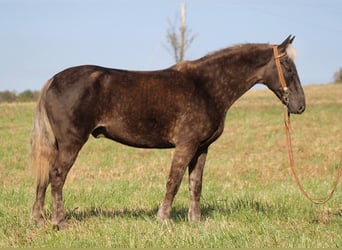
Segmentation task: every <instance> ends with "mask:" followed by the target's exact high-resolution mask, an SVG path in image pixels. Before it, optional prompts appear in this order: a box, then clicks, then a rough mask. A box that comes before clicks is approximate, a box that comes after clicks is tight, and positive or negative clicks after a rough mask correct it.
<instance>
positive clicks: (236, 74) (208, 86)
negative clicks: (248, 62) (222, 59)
mask: <svg viewBox="0 0 342 250" xmlns="http://www.w3.org/2000/svg"><path fill="white" fill-rule="evenodd" d="M198 72H201V73H200V74H199V75H202V77H203V78H202V81H201V85H202V86H203V88H204V89H205V91H206V92H207V93H208V94H209V96H211V98H212V100H213V102H215V104H216V106H217V108H218V109H219V110H220V111H221V112H224V113H225V112H227V110H228V109H229V108H230V106H231V105H232V104H233V103H234V102H235V101H236V100H237V99H239V98H240V97H241V96H242V95H243V94H244V93H246V92H247V91H248V90H249V89H250V88H251V87H253V86H254V85H255V84H256V83H258V82H260V81H261V80H262V79H261V77H260V75H259V72H260V69H259V68H255V69H251V68H249V67H245V66H244V65H240V66H238V65H237V64H236V65H234V64H229V65H222V64H215V63H210V64H208V65H206V66H204V67H199V68H198Z"/></svg>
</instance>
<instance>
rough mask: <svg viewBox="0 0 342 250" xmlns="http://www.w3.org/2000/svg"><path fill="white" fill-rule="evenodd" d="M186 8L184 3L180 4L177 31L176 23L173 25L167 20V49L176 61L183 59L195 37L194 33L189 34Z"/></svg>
mask: <svg viewBox="0 0 342 250" xmlns="http://www.w3.org/2000/svg"><path fill="white" fill-rule="evenodd" d="M185 17H186V9H185V3H184V2H183V3H182V5H181V18H180V25H179V32H177V29H176V27H175V26H176V25H173V24H172V23H171V22H170V21H169V25H170V27H169V29H168V30H167V35H166V38H167V42H168V44H169V46H170V48H168V47H167V49H168V50H169V51H170V52H171V54H173V56H174V58H175V61H176V63H179V62H182V61H184V57H185V52H186V51H187V49H188V48H189V47H190V45H191V44H192V42H193V41H194V39H195V36H194V35H191V30H190V29H189V28H188V27H187V25H186V21H185Z"/></svg>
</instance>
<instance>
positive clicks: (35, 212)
mask: <svg viewBox="0 0 342 250" xmlns="http://www.w3.org/2000/svg"><path fill="white" fill-rule="evenodd" d="M48 185H49V182H46V183H43V184H37V187H36V200H35V202H34V204H33V208H32V213H31V219H32V220H33V221H34V222H36V223H37V224H38V225H40V224H43V223H44V220H45V218H44V201H45V194H46V189H47V186H48Z"/></svg>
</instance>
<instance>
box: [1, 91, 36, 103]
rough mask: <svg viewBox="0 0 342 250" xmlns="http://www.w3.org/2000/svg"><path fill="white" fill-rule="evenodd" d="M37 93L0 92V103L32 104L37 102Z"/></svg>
mask: <svg viewBox="0 0 342 250" xmlns="http://www.w3.org/2000/svg"><path fill="white" fill-rule="evenodd" d="M38 96H39V91H32V90H25V91H23V92H21V93H16V92H14V91H8V90H6V91H0V103H3V102H9V103H10V102H34V101H37V100H38Z"/></svg>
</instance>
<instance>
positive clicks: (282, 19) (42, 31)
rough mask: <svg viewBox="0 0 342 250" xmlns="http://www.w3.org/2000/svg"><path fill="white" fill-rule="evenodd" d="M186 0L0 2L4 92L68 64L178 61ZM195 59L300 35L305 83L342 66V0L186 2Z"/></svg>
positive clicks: (153, 65)
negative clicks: (173, 38) (172, 31)
mask: <svg viewBox="0 0 342 250" xmlns="http://www.w3.org/2000/svg"><path fill="white" fill-rule="evenodd" d="M181 2H183V1H182V0H0V91H4V90H11V91H16V92H21V91H24V90H27V89H31V90H40V89H41V88H42V86H43V85H44V83H45V82H46V81H47V80H48V79H49V78H51V77H52V76H53V75H55V74H56V73H58V72H60V71H62V70H63V69H65V68H68V67H72V66H77V65H84V64H95V65H100V66H105V67H111V68H122V69H131V70H158V69H163V68H166V67H169V66H171V65H172V64H174V58H173V56H172V54H170V52H169V51H168V50H167V40H166V33H167V30H168V28H169V23H170V22H171V23H176V20H178V19H179V17H180V6H181ZM184 2H185V3H186V9H187V13H186V14H187V15H186V23H187V25H188V27H189V28H190V29H191V32H192V33H191V34H193V35H195V36H196V37H195V40H194V41H193V43H192V44H191V46H190V48H189V49H188V51H187V53H186V59H187V60H193V59H197V58H200V57H202V56H204V55H206V54H207V53H209V52H212V51H216V50H218V49H222V48H226V47H229V46H232V45H235V44H239V43H247V42H248V43H272V44H279V43H281V42H282V41H283V40H284V39H285V38H286V37H287V36H288V35H290V34H293V35H295V36H296V39H295V41H294V46H295V47H296V49H297V58H296V61H295V63H296V65H297V70H298V73H299V76H300V79H301V81H302V84H303V85H310V84H325V83H329V82H331V81H332V80H333V74H334V72H336V71H337V70H338V69H339V68H341V67H342V48H341V47H342V1H341V0H288V1H284V0H185V1H184Z"/></svg>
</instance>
